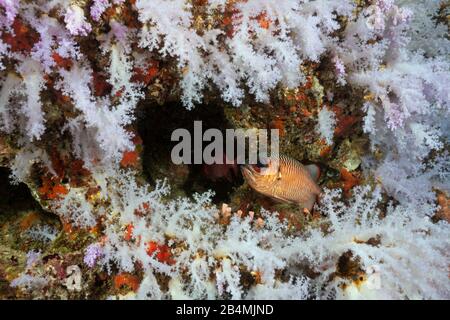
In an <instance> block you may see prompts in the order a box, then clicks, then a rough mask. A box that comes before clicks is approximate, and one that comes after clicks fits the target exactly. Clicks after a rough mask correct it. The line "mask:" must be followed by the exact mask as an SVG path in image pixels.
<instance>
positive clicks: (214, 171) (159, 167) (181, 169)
mask: <svg viewBox="0 0 450 320" xmlns="http://www.w3.org/2000/svg"><path fill="white" fill-rule="evenodd" d="M137 118H138V133H139V135H140V137H141V139H142V140H143V145H144V150H143V156H142V162H143V172H144V175H145V177H146V178H147V180H148V181H149V182H150V183H152V184H154V183H155V182H156V181H157V180H159V179H164V178H167V179H168V181H169V184H170V185H171V189H172V191H173V192H175V194H176V195H180V196H184V195H186V196H192V195H193V194H194V193H202V192H206V191H208V190H213V191H214V193H215V194H214V196H213V199H212V200H213V202H214V203H220V202H228V201H229V200H230V196H231V194H232V193H233V191H234V190H235V189H236V188H237V187H239V186H240V185H242V183H243V177H242V175H241V173H240V170H239V168H238V166H237V165H225V164H223V165H221V164H213V165H206V164H179V165H176V164H174V163H173V162H172V159H171V151H172V148H173V147H174V146H175V145H177V144H178V141H171V136H172V132H173V131H174V130H175V129H178V128H184V129H187V130H188V131H189V133H190V134H191V137H192V140H191V141H192V143H191V146H193V139H194V121H202V129H203V132H205V130H207V129H209V128H216V129H219V130H220V131H222V132H224V130H225V129H229V128H232V126H231V124H230V123H229V122H228V121H227V119H226V116H225V114H224V108H223V107H222V106H219V105H215V104H212V105H210V104H201V105H198V106H196V107H195V108H194V109H192V110H187V109H186V108H185V107H184V106H183V105H181V104H179V103H172V104H164V105H145V106H143V108H141V109H140V111H139V113H138V116H137ZM224 140H225V139H224ZM224 143H225V142H224ZM208 144H209V142H203V147H205V146H206V145H208ZM224 150H225V149H224ZM193 152H194V151H193V148H192V150H191V159H193Z"/></svg>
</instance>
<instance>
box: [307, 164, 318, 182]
mask: <svg viewBox="0 0 450 320" xmlns="http://www.w3.org/2000/svg"><path fill="white" fill-rule="evenodd" d="M305 169H306V170H307V171H308V172H309V175H310V176H311V178H312V179H313V180H314V181H317V180H319V177H320V167H319V166H318V165H316V164H309V165H307V166H305Z"/></svg>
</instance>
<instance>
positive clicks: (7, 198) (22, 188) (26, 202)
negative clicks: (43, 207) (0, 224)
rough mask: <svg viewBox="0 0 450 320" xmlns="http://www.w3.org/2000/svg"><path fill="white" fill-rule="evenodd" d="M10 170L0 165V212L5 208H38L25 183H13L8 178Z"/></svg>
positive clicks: (19, 209)
mask: <svg viewBox="0 0 450 320" xmlns="http://www.w3.org/2000/svg"><path fill="white" fill-rule="evenodd" d="M10 174H11V171H10V170H9V169H8V168H5V167H0V213H1V212H3V211H6V210H11V209H12V210H18V211H21V210H32V209H34V210H39V209H40V206H39V204H38V203H37V201H36V200H35V199H34V198H33V196H32V194H31V191H30V189H29V188H28V187H27V185H26V184H25V183H19V184H18V185H14V184H12V183H11V179H10Z"/></svg>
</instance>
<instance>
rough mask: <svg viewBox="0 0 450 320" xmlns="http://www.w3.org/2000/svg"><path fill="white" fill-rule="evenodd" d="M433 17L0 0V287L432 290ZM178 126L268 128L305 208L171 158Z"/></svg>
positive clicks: (437, 231) (438, 197)
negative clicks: (289, 162) (304, 196)
mask: <svg viewBox="0 0 450 320" xmlns="http://www.w3.org/2000/svg"><path fill="white" fill-rule="evenodd" d="M449 10H450V6H449V5H448V4H446V3H445V2H441V1H439V0H414V1H412V0H367V1H360V0H280V1H273V0H152V1H144V0H80V1H74V0H51V1H47V0H37V1H29V0H6V1H1V0H0V83H1V84H0V298H2V299H22V298H30V299H183V298H192V299H270V298H272V299H273V298H275V299H377V298H383V299H449V298H450V278H449V266H450V257H449V248H450V225H449V219H450V218H449V212H448V209H449V193H450V184H449V167H448V163H449V161H450V159H449V153H448V149H449V137H450V135H449V132H450V122H449V120H448V119H449V116H450V114H449V113H450V112H449V111H450V108H449V107H450V95H449V91H448V85H449V83H450V61H449V57H450V40H449V37H448V31H449V27H450V26H449V21H450V20H449V16H450V11H449ZM196 120H201V121H203V125H204V127H205V128H217V129H218V130H220V131H224V130H225V129H228V128H231V129H235V128H242V129H250V128H256V129H278V130H279V134H280V153H281V154H284V155H286V156H288V157H290V158H294V159H297V160H299V161H301V162H302V163H304V164H305V165H308V164H311V163H314V164H316V165H317V166H318V167H320V171H321V174H320V178H319V179H318V181H317V183H318V185H319V186H320V187H321V190H322V193H321V194H320V196H319V200H318V202H317V203H316V204H315V205H314V207H313V209H312V210H306V211H301V210H299V208H298V206H296V205H290V204H286V203H277V202H274V201H272V200H271V199H269V198H267V197H264V196H263V195H260V194H258V193H256V192H255V191H254V190H252V189H251V188H250V186H249V185H248V184H247V183H246V182H245V181H244V180H243V178H242V176H241V174H240V170H239V167H238V166H237V165H236V164H235V163H230V164H192V165H191V164H181V165H176V164H174V163H173V162H172V161H171V159H170V154H171V153H170V151H171V149H172V147H173V146H174V142H173V141H171V133H172V131H173V130H175V129H177V128H186V129H187V130H189V131H192V130H193V123H194V121H196ZM226 157H227V156H226V155H224V159H226ZM221 160H222V159H221Z"/></svg>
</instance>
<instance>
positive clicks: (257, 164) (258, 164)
mask: <svg viewBox="0 0 450 320" xmlns="http://www.w3.org/2000/svg"><path fill="white" fill-rule="evenodd" d="M255 166H256V167H258V168H260V169H264V168H267V167H269V162H268V161H266V162H262V161H261V160H259V159H258V162H257V163H256V164H255Z"/></svg>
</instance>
